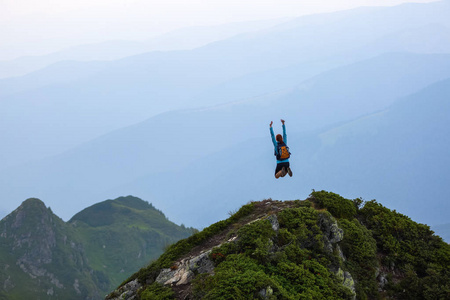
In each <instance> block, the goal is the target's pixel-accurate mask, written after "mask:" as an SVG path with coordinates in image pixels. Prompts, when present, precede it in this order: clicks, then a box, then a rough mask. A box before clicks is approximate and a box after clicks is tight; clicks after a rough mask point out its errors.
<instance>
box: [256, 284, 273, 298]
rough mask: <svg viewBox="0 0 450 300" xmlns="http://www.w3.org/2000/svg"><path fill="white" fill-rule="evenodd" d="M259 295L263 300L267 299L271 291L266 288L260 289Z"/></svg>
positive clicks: (269, 288)
mask: <svg viewBox="0 0 450 300" xmlns="http://www.w3.org/2000/svg"><path fill="white" fill-rule="evenodd" d="M259 295H260V296H261V297H262V298H263V299H268V298H269V297H270V296H272V295H273V289H272V288H271V287H270V286H268V287H266V288H265V289H262V290H260V291H259Z"/></svg>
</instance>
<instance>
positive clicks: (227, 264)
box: [126, 191, 450, 299]
mask: <svg viewBox="0 0 450 300" xmlns="http://www.w3.org/2000/svg"><path fill="white" fill-rule="evenodd" d="M274 216H276V217H274ZM274 219H275V220H276V221H277V222H275V223H277V226H275V227H276V228H275V227H274V222H273V220H274ZM214 243H215V244H214ZM205 250H211V252H210V255H209V259H210V260H211V261H212V262H213V263H214V272H213V274H208V273H203V274H195V275H196V276H195V278H194V279H193V280H192V281H191V282H189V284H187V285H188V287H185V289H188V291H189V297H190V299H354V298H355V296H356V298H357V299H383V298H392V299H450V274H449V273H450V246H449V245H448V244H446V243H445V242H443V241H442V239H441V238H440V237H438V236H436V235H434V234H433V232H432V231H431V230H430V228H429V227H428V226H426V225H423V224H418V223H415V222H414V221H412V220H411V219H409V218H408V217H407V216H404V215H402V214H399V213H398V212H396V211H392V210H390V209H388V208H386V207H384V206H382V205H381V204H379V203H378V202H376V201H375V200H372V201H368V202H364V201H363V200H362V199H354V200H349V199H345V198H343V197H341V196H339V195H337V194H334V193H330V192H326V191H318V192H316V191H313V192H312V194H311V196H310V197H309V198H308V199H307V200H305V201H299V200H296V201H285V202H281V201H272V200H265V201H263V202H252V203H250V204H247V205H245V206H243V207H242V208H241V209H240V210H239V211H238V212H236V213H234V214H233V215H232V216H231V217H230V218H229V219H227V220H224V221H220V222H218V223H215V224H213V225H211V226H210V227H208V228H206V229H204V230H203V231H201V232H198V233H196V234H194V235H193V236H191V237H189V238H187V239H184V240H181V241H179V242H178V243H176V244H174V245H172V246H171V247H169V248H168V250H167V251H166V252H165V253H164V254H163V255H162V256H161V257H160V258H159V259H158V260H157V261H155V262H153V263H152V264H151V265H150V266H148V267H146V268H143V269H141V270H140V271H139V272H138V273H136V274H134V275H133V276H132V277H131V278H129V279H128V280H127V281H126V282H129V281H131V280H134V279H138V280H139V282H140V283H141V285H142V287H141V288H140V289H139V291H138V297H139V298H140V299H176V298H177V290H176V289H175V287H170V286H162V285H161V284H159V283H157V282H156V281H155V280H156V278H157V276H158V274H159V273H160V271H161V269H163V268H170V267H171V266H173V265H174V264H175V263H176V262H177V261H179V260H180V259H181V258H183V257H188V256H189V255H190V254H193V253H197V254H198V253H200V251H205Z"/></svg>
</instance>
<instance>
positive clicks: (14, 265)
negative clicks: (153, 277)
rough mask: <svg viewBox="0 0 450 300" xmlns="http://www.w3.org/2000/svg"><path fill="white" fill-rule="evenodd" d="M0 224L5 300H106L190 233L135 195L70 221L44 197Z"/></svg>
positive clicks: (100, 205) (88, 210)
mask: <svg viewBox="0 0 450 300" xmlns="http://www.w3.org/2000/svg"><path fill="white" fill-rule="evenodd" d="M0 225H1V228H2V231H1V237H0V239H1V241H2V242H1V244H0V254H1V255H0V266H1V271H0V280H1V282H2V283H3V284H2V285H1V286H0V296H1V297H2V298H5V299H51V298H54V299H103V298H104V295H105V294H106V293H107V292H108V291H109V290H111V289H112V288H114V287H115V286H117V285H118V284H120V283H121V282H122V281H123V280H124V279H126V278H127V277H128V276H130V275H131V274H132V273H133V272H134V271H135V270H136V269H137V268H140V267H142V266H144V265H146V264H147V263H148V262H149V261H151V260H153V259H156V258H157V257H158V256H159V255H160V254H161V253H162V252H163V248H164V247H167V246H168V245H170V244H172V243H174V242H176V241H178V240H180V239H182V238H186V237H188V236H189V235H191V234H192V232H193V230H192V228H185V227H184V226H178V225H175V224H174V223H172V222H170V221H169V220H168V219H167V218H166V217H165V215H164V214H163V213H162V212H161V211H159V210H157V209H155V208H154V207H153V206H152V205H151V204H149V203H148V202H145V201H143V200H141V199H139V198H135V197H132V196H128V197H120V198H117V199H115V200H107V201H103V202H100V203H97V204H95V205H93V206H91V207H88V208H86V209H84V210H82V211H81V212H79V213H77V214H76V215H75V216H73V217H72V219H71V220H70V221H69V222H67V223H66V222H64V221H63V220H61V219H60V218H58V217H57V216H56V215H54V214H53V212H52V211H51V209H50V208H47V207H46V206H45V204H44V203H43V202H42V201H40V200H39V199H28V200H26V201H24V202H23V203H22V205H20V206H19V208H17V209H16V210H14V211H13V212H12V213H11V214H9V215H8V216H6V217H5V218H4V219H2V220H1V221H0Z"/></svg>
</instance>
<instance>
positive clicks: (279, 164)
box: [275, 162, 289, 174]
mask: <svg viewBox="0 0 450 300" xmlns="http://www.w3.org/2000/svg"><path fill="white" fill-rule="evenodd" d="M283 168H285V170H286V171H287V168H289V162H283V163H278V164H277V168H276V169H275V174H277V173H278V172H279V171H281V169H283Z"/></svg>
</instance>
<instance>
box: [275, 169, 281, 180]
mask: <svg viewBox="0 0 450 300" xmlns="http://www.w3.org/2000/svg"><path fill="white" fill-rule="evenodd" d="M280 177H283V170H280V171H278V172H277V174H275V178H276V179H278V178H280Z"/></svg>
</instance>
